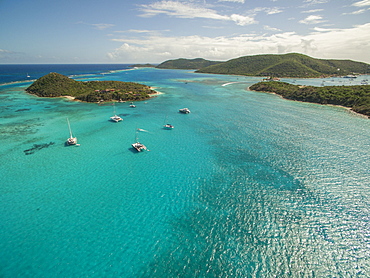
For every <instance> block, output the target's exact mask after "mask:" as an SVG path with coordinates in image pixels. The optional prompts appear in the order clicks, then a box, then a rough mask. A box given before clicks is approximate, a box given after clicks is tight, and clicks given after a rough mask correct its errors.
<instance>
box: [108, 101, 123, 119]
mask: <svg viewBox="0 0 370 278" xmlns="http://www.w3.org/2000/svg"><path fill="white" fill-rule="evenodd" d="M113 107H114V109H113V110H114V116H113V117H110V119H111V120H112V121H113V122H116V123H118V122H120V121H122V118H121V117H120V116H117V114H116V106H115V105H114V103H113Z"/></svg>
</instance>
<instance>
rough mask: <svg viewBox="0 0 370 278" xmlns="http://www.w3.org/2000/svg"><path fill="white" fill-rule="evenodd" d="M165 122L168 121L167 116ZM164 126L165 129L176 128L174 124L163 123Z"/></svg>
mask: <svg viewBox="0 0 370 278" xmlns="http://www.w3.org/2000/svg"><path fill="white" fill-rule="evenodd" d="M165 122H167V116H166V117H165V118H164V123H165ZM163 128H164V129H173V128H174V126H173V125H171V124H164V125H163Z"/></svg>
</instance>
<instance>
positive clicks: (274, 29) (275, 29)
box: [263, 25, 281, 32]
mask: <svg viewBox="0 0 370 278" xmlns="http://www.w3.org/2000/svg"><path fill="white" fill-rule="evenodd" d="M263 29H265V30H267V31H276V32H277V31H281V30H280V29H278V28H274V27H271V26H268V25H265V26H263Z"/></svg>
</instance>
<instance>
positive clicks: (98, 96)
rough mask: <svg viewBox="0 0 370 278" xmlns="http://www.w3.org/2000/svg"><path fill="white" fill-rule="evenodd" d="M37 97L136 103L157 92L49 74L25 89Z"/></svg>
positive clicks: (111, 82) (135, 85)
mask: <svg viewBox="0 0 370 278" xmlns="http://www.w3.org/2000/svg"><path fill="white" fill-rule="evenodd" d="M26 92H27V93H29V94H33V95H37V96H39V97H63V96H64V97H65V96H70V97H73V98H74V99H77V100H80V101H85V102H100V101H138V100H145V99H148V98H150V97H151V95H153V94H156V93H157V92H156V91H154V90H152V89H151V88H150V87H149V86H147V85H142V84H139V83H134V82H121V81H86V82H82V81H76V80H73V79H71V78H68V77H67V76H64V75H62V74H59V73H55V72H52V73H49V74H47V75H44V76H43V77H40V78H39V79H37V80H36V81H35V82H34V83H33V84H32V85H31V86H29V87H28V88H27V89H26Z"/></svg>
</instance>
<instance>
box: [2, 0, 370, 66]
mask: <svg viewBox="0 0 370 278" xmlns="http://www.w3.org/2000/svg"><path fill="white" fill-rule="evenodd" d="M290 52H298V53H303V54H306V55H309V56H312V57H315V58H323V59H351V60H355V61H362V62H366V63H370V0H182V1H180V0H179V1H171V0H168V1H158V0H130V1H128V0H89V1H87V0H74V1H71V0H63V1H50V0H34V1H29V0H27V1H25V0H0V63H1V64H8V63H147V62H149V63H160V62H163V61H166V60H169V59H176V58H189V59H190V58H198V57H201V58H205V59H208V60H214V61H225V60H229V59H232V58H236V57H240V56H246V55H256V54H267V53H268V54H283V53H290Z"/></svg>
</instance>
